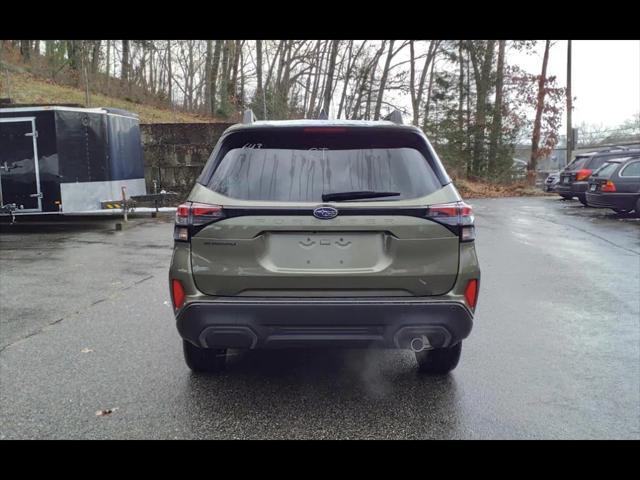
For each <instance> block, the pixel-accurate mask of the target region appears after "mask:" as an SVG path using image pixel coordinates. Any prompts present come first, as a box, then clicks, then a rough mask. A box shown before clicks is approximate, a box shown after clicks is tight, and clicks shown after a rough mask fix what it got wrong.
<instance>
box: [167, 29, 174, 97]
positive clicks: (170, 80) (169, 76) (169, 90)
mask: <svg viewBox="0 0 640 480" xmlns="http://www.w3.org/2000/svg"><path fill="white" fill-rule="evenodd" d="M171 62H172V59H171V40H167V84H168V88H167V96H168V98H169V105H170V106H173V67H172V66H171Z"/></svg>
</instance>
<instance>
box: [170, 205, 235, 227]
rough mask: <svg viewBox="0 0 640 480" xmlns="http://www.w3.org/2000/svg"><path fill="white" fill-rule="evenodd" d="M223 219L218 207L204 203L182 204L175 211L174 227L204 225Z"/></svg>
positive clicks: (221, 210) (221, 211)
mask: <svg viewBox="0 0 640 480" xmlns="http://www.w3.org/2000/svg"><path fill="white" fill-rule="evenodd" d="M222 218H224V210H223V208H222V207H221V206H220V205H209V204H206V203H192V202H188V203H183V204H182V205H180V206H179V207H178V208H177V209H176V227H189V226H199V225H206V224H208V223H211V222H214V221H216V220H220V219H222Z"/></svg>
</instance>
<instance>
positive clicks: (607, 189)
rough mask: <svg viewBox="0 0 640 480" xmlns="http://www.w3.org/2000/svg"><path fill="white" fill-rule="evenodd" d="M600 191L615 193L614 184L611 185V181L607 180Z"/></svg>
mask: <svg viewBox="0 0 640 480" xmlns="http://www.w3.org/2000/svg"><path fill="white" fill-rule="evenodd" d="M600 190H601V191H602V192H615V191H616V184H615V183H613V182H612V181H611V180H607V182H606V183H605V184H604V185H602V188H601V189H600Z"/></svg>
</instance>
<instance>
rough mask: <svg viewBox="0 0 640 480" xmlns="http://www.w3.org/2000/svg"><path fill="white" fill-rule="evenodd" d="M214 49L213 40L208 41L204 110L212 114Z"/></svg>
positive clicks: (205, 65)
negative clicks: (212, 60) (212, 62)
mask: <svg viewBox="0 0 640 480" xmlns="http://www.w3.org/2000/svg"><path fill="white" fill-rule="evenodd" d="M212 55H213V48H212V42H211V40H207V54H206V57H205V61H204V109H205V112H206V113H211V56H212Z"/></svg>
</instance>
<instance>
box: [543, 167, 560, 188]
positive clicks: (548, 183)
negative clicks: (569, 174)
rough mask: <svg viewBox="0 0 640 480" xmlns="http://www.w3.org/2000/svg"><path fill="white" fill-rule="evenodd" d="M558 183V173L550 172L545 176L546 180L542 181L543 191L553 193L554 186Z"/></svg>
mask: <svg viewBox="0 0 640 480" xmlns="http://www.w3.org/2000/svg"><path fill="white" fill-rule="evenodd" d="M559 181H560V171H557V172H552V173H550V174H549V175H547V178H546V179H545V181H544V186H543V189H544V191H545V192H555V191H556V186H557V185H558V182H559Z"/></svg>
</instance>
